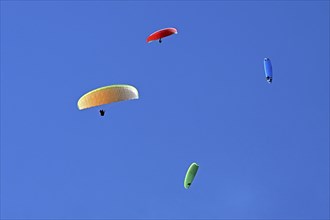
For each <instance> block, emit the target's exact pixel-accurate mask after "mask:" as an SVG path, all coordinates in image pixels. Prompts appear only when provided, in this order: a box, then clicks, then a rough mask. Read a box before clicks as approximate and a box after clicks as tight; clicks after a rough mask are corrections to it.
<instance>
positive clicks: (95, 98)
mask: <svg viewBox="0 0 330 220" xmlns="http://www.w3.org/2000/svg"><path fill="white" fill-rule="evenodd" d="M138 98H139V93H138V91H137V89H136V88H135V87H133V86H130V85H111V86H105V87H101V88H98V89H94V90H92V91H90V92H88V93H86V94H85V95H83V96H82V97H81V98H80V99H79V100H78V109H79V110H83V109H87V108H92V107H95V106H100V105H105V104H110V103H113V102H119V101H125V100H130V99H138ZM100 114H101V115H102V113H101V112H100Z"/></svg>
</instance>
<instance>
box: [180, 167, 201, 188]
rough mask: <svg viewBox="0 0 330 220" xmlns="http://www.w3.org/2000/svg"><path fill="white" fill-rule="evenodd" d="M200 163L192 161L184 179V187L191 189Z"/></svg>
mask: <svg viewBox="0 0 330 220" xmlns="http://www.w3.org/2000/svg"><path fill="white" fill-rule="evenodd" d="M198 168H199V165H198V164H197V163H192V164H191V165H190V167H189V168H188V171H187V173H186V177H185V179H184V183H183V184H184V188H186V189H189V187H190V185H191V183H192V182H193V181H194V178H195V176H196V173H197V171H198Z"/></svg>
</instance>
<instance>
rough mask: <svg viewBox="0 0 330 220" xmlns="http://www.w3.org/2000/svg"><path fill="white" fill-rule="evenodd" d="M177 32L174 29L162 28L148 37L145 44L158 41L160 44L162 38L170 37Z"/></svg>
mask: <svg viewBox="0 0 330 220" xmlns="http://www.w3.org/2000/svg"><path fill="white" fill-rule="evenodd" d="M177 33H178V31H177V30H176V29H175V28H164V29H161V30H158V31H156V32H154V33H152V34H150V35H149V37H148V38H147V43H150V42H151V41H155V40H158V41H159V42H161V41H162V40H161V39H162V38H164V37H167V36H170V35H172V34H177Z"/></svg>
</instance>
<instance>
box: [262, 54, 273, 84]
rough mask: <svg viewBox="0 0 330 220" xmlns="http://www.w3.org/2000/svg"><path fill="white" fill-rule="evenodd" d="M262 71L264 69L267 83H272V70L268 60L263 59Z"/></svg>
mask: <svg viewBox="0 0 330 220" xmlns="http://www.w3.org/2000/svg"><path fill="white" fill-rule="evenodd" d="M264 69H265V75H266V80H267V82H268V83H272V81H273V68H272V63H271V62H270V59H269V58H265V59H264Z"/></svg>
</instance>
